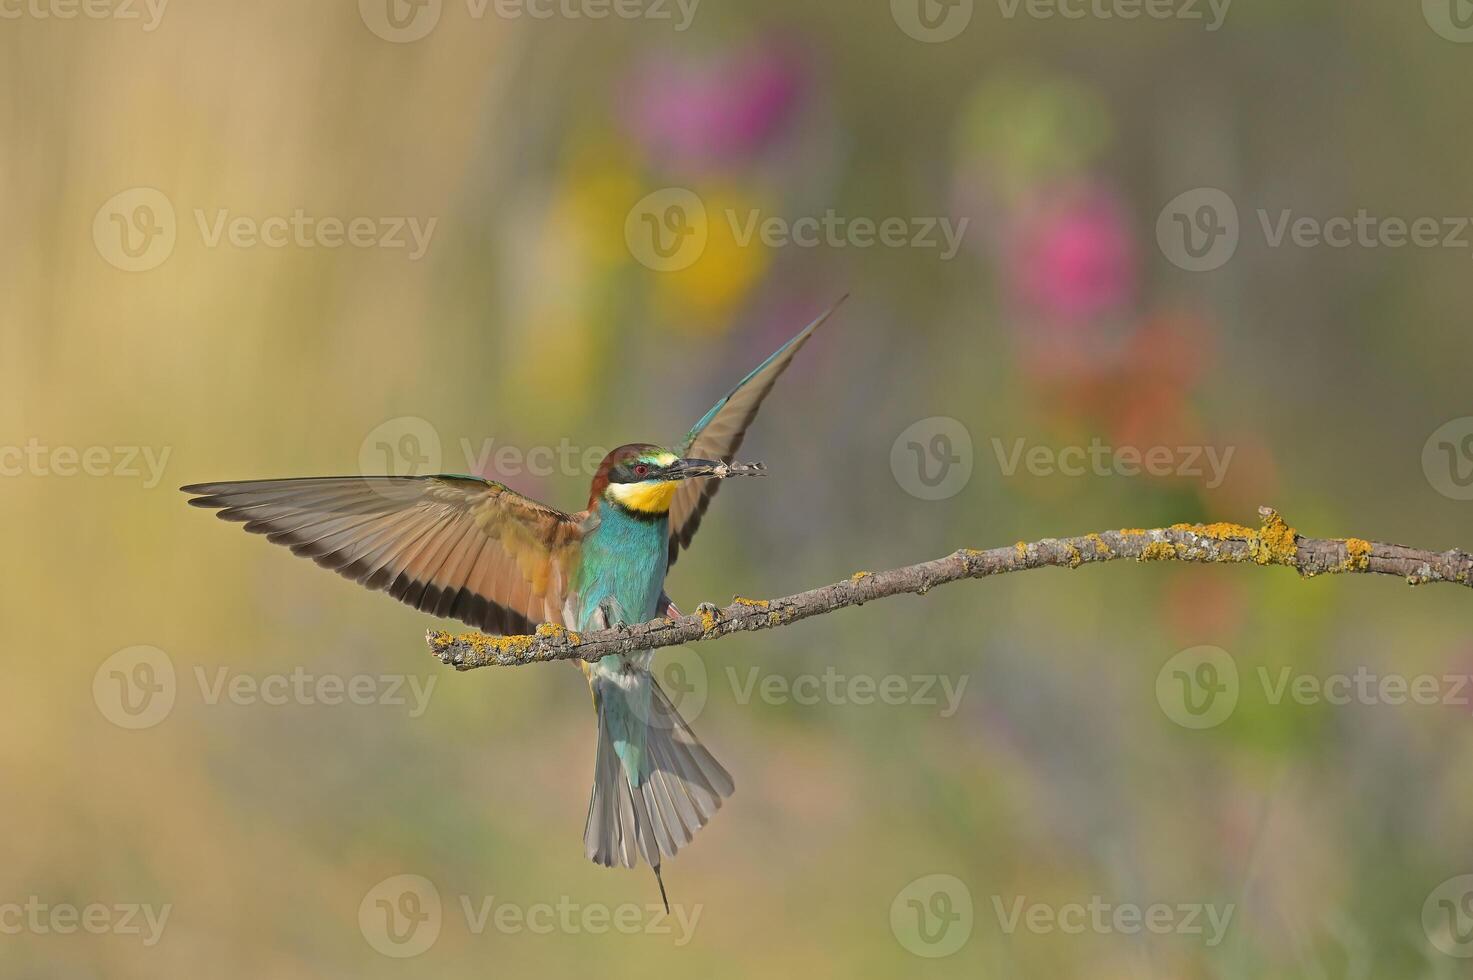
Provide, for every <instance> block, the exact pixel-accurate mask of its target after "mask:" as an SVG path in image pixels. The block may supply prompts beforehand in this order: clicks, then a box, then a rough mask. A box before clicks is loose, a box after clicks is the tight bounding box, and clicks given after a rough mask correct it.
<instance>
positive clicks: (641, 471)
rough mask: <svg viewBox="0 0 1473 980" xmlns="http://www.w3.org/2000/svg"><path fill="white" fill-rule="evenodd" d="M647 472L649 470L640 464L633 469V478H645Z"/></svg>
mask: <svg viewBox="0 0 1473 980" xmlns="http://www.w3.org/2000/svg"><path fill="white" fill-rule="evenodd" d="M649 471H650V468H649V467H648V466H646V465H644V464H643V463H640V464H639V465H638V466H636V467H634V475H635V476H647V475H648V474H649Z"/></svg>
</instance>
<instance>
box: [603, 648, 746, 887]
mask: <svg viewBox="0 0 1473 980" xmlns="http://www.w3.org/2000/svg"><path fill="white" fill-rule="evenodd" d="M594 703H595V705H596V706H597V708H598V752H597V754H596V756H595V758H594V768H593V797H592V799H591V800H589V803H588V824H587V826H586V827H585V828H584V831H583V844H584V848H585V850H586V852H587V854H588V857H589V859H590V860H592V861H593V862H595V863H597V864H601V865H604V866H605V867H612V866H614V865H616V864H617V865H621V866H623V867H626V868H632V867H634V866H635V865H636V864H638V863H639V859H640V858H641V857H643V858H644V860H645V862H646V863H648V864H649V865H650V867H651V868H653V869H654V872H655V878H656V879H657V880H659V877H660V856H661V854H664V855H665V856H666V857H674V856H675V853H676V852H677V851H679V850H680V849H681V848H682V847H684V846H685V845H686V844H689V843H690V842H691V839H692V838H693V837H694V836H695V833H696V831H697V830H700V829H701V828H702V827H704V826H705V825H706V822H707V821H708V820H710V819H711V817H712V815H714V814H715V813H716V811H717V810H719V809H720V808H721V801H722V799H723V798H724V797H727V796H730V795H731V794H732V791H733V790H734V789H735V786H734V785H733V783H732V781H731V776H730V775H729V774H728V773H727V771H726V770H725V769H724V768H722V766H721V763H719V762H717V761H716V760H715V759H714V758H712V756H711V753H710V752H708V751H706V747H705V746H704V745H702V744H701V743H700V740H699V739H697V738H696V736H695V733H694V732H692V731H691V729H690V726H689V725H687V724H686V723H685V719H683V718H681V717H680V714H679V713H678V712H677V711H676V710H675V706H674V705H673V704H671V703H670V699H669V698H668V697H666V696H665V692H664V691H662V690H660V685H659V684H658V683H657V682H656V681H655V679H654V678H653V677H652V676H649V675H648V674H646V675H643V676H640V677H639V678H638V681H637V682H636V683H635V684H634V685H632V686H631V687H625V686H623V685H620V684H616V683H613V682H610V681H607V680H604V679H602V678H600V679H596V680H595V681H594ZM660 897H661V899H664V897H665V884H664V882H663V881H660ZM666 907H667V908H668V907H669V903H668V902H666Z"/></svg>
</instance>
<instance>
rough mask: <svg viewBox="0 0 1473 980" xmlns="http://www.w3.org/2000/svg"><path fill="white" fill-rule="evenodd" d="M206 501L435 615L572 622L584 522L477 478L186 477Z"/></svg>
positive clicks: (493, 622) (486, 625)
mask: <svg viewBox="0 0 1473 980" xmlns="http://www.w3.org/2000/svg"><path fill="white" fill-rule="evenodd" d="M184 491H185V492H186V493H190V494H193V495H195V498H194V499H193V500H191V501H190V503H191V504H194V505H195V506H197V507H208V508H212V509H215V510H218V511H219V516H220V517H221V518H222V519H224V520H227V521H237V522H241V523H243V524H244V525H245V530H247V531H249V532H251V533H253V534H264V535H266V538H267V540H268V541H272V542H274V543H276V544H281V545H285V546H287V547H289V548H291V550H292V552H293V553H294V554H297V555H301V556H302V557H305V558H311V559H312V560H313V561H315V562H317V564H319V565H321V566H322V567H324V568H330V569H332V570H333V571H336V572H337V573H338V574H340V575H343V576H344V577H346V578H349V579H352V580H353V581H355V582H359V583H361V584H362V585H364V586H366V587H367V588H370V589H375V590H384V591H387V592H388V593H389V594H390V595H392V596H393V597H394V598H396V599H399V600H400V601H402V602H405V603H407V604H409V605H411V606H413V607H414V608H416V609H419V610H421V611H423V612H427V613H430V614H431V615H435V616H441V617H447V618H454V619H460V620H462V621H464V622H466V623H469V624H470V625H472V626H475V627H477V628H478V629H482V630H485V631H487V632H496V633H512V632H515V633H525V632H530V631H531V630H532V629H533V628H534V627H535V626H536V624H537V623H540V622H546V621H561V618H562V616H561V613H562V607H563V601H564V599H565V593H566V590H567V587H568V582H569V579H570V578H571V576H572V573H573V571H574V569H575V567H576V564H577V560H578V554H579V550H580V544H581V541H582V534H583V532H582V530H581V527H580V525H579V521H578V520H577V519H576V518H575V517H573V516H572V515H568V514H564V513H562V512H561V511H557V510H554V509H552V508H550V507H544V506H543V505H541V504H539V503H537V502H535V501H533V500H529V499H528V498H526V497H523V496H521V495H520V494H517V493H514V492H513V491H511V490H509V489H507V488H506V487H504V486H502V485H501V484H499V483H491V482H489V481H485V480H477V479H474V478H470V477H326V478H308V479H301V480H256V481H248V482H242V483H204V484H197V485H195V486H189V487H185V488H184Z"/></svg>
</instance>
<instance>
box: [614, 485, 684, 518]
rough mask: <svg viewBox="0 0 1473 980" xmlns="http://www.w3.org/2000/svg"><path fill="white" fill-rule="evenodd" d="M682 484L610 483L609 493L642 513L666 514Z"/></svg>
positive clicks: (626, 505) (623, 503)
mask: <svg viewBox="0 0 1473 980" xmlns="http://www.w3.org/2000/svg"><path fill="white" fill-rule="evenodd" d="M678 489H680V484H679V483H675V482H662V483H610V484H609V489H608V494H609V496H610V497H612V498H613V499H614V500H617V501H618V502H619V503H620V504H622V505H623V506H625V507H627V508H629V509H630V510H632V511H637V512H639V513H641V514H664V513H667V512H668V511H669V510H670V501H672V500H674V499H675V491H676V490H678Z"/></svg>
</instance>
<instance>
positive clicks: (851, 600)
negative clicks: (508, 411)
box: [425, 507, 1473, 670]
mask: <svg viewBox="0 0 1473 980" xmlns="http://www.w3.org/2000/svg"><path fill="white" fill-rule="evenodd" d="M1258 513H1259V516H1260V517H1261V518H1262V521H1263V523H1262V524H1261V525H1260V526H1259V527H1258V528H1257V529H1254V528H1250V527H1244V526H1243V525H1241V524H1173V525H1172V526H1171V527H1167V528H1157V529H1154V530H1149V531H1145V530H1139V529H1130V528H1127V529H1124V530H1120V531H1103V532H1101V533H1099V534H1086V535H1084V536H1082V537H1075V538H1045V539H1043V540H1042V541H1035V542H1033V543H1032V544H1028V543H1025V542H1022V541H1019V542H1018V543H1017V544H1015V545H1013V546H1012V547H1010V548H992V549H990V550H987V551H974V550H971V549H963V550H961V551H957V552H955V553H953V554H950V555H947V556H946V557H945V558H937V559H935V560H934V561H928V562H922V563H921V564H919V565H907V566H905V567H903V568H894V569H891V570H889V571H886V572H856V573H854V574H853V575H851V576H850V577H849V578H848V579H846V580H844V581H842V582H835V583H834V584H833V585H826V586H823V587H822V588H818V589H810V590H809V591H807V592H799V593H798V594H796V595H790V596H787V597H785V598H782V599H743V598H741V597H737V598H736V599H735V600H734V601H733V602H732V604H731V605H729V606H727V607H726V608H724V609H718V608H717V607H716V606H714V605H711V604H710V603H703V604H702V605H700V606H699V607H697V609H696V613H695V615H693V616H685V617H682V618H680V619H657V620H653V621H651V622H648V623H640V624H638V625H633V626H619V627H615V628H613V629H606V630H599V631H597V632H593V633H586V634H579V633H575V632H573V631H572V630H568V629H564V628H563V627H561V626H557V625H554V624H551V623H544V624H542V625H541V626H539V627H538V628H537V633H536V634H535V635H533V636H488V635H486V634H484V633H464V634H461V635H460V636H454V635H452V634H450V633H445V632H441V631H438V630H431V631H430V632H429V633H427V634H426V636H425V639H426V640H427V641H428V642H429V645H430V650H431V652H432V653H434V654H435V656H437V657H439V658H440V660H441V661H442V662H444V663H446V664H450V665H452V666H454V667H455V668H456V669H457V670H471V669H474V668H476V667H486V666H498V667H513V666H519V665H521V664H529V663H541V662H543V661H548V660H580V659H581V660H597V659H598V658H600V657H603V656H607V655H608V654H611V653H633V652H635V651H637V650H654V649H657V648H659V647H668V646H676V645H678V644H681V643H691V642H694V641H696V640H712V639H715V638H717V637H720V636H726V635H728V634H730V633H736V632H738V631H742V630H765V629H772V628H774V627H777V626H786V625H788V624H789V623H796V622H798V621H799V620H800V619H807V618H808V617H810V616H819V615H822V614H824V613H829V612H833V611H834V610H836V609H843V608H845V607H847V606H862V605H864V604H865V603H866V602H870V601H872V600H875V599H883V598H884V597H886V596H892V595H900V594H902V593H914V594H915V595H925V594H926V592H927V591H929V590H930V589H933V588H935V587H936V586H938V585H945V584H946V583H948V582H957V581H960V580H961V579H969V578H985V577H986V576H989V575H1002V574H1004V573H1007V572H1021V571H1025V570H1027V569H1030V568H1043V567H1045V566H1057V567H1062V568H1078V567H1079V566H1080V565H1089V564H1093V563H1096V562H1106V561H1116V560H1120V559H1132V560H1134V561H1141V562H1145V561H1184V562H1200V563H1204V564H1206V563H1218V564H1254V565H1285V566H1288V567H1289V568H1293V569H1296V570H1297V571H1298V572H1299V574H1300V575H1301V576H1303V577H1304V578H1313V577H1314V576H1316V575H1329V574H1340V573H1344V572H1364V573H1367V574H1374V575H1396V576H1399V577H1401V578H1404V579H1406V581H1407V582H1408V583H1410V584H1411V585H1422V584H1424V583H1427V582H1455V583H1457V584H1459V585H1466V586H1470V587H1473V555H1469V554H1467V553H1465V552H1462V551H1444V552H1441V553H1438V552H1432V551H1421V550H1418V549H1416V548H1405V547H1402V546H1401V545H1395V544H1381V543H1378V542H1372V541H1364V540H1361V539H1360V538H1334V539H1327V538H1305V537H1300V536H1299V534H1298V533H1297V532H1296V531H1295V530H1294V529H1293V528H1292V527H1290V526H1289V525H1288V524H1286V523H1284V520H1283V519H1282V518H1281V517H1279V515H1278V514H1277V513H1275V512H1274V511H1273V510H1272V509H1270V508H1268V507H1260V508H1259V511H1258Z"/></svg>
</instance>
